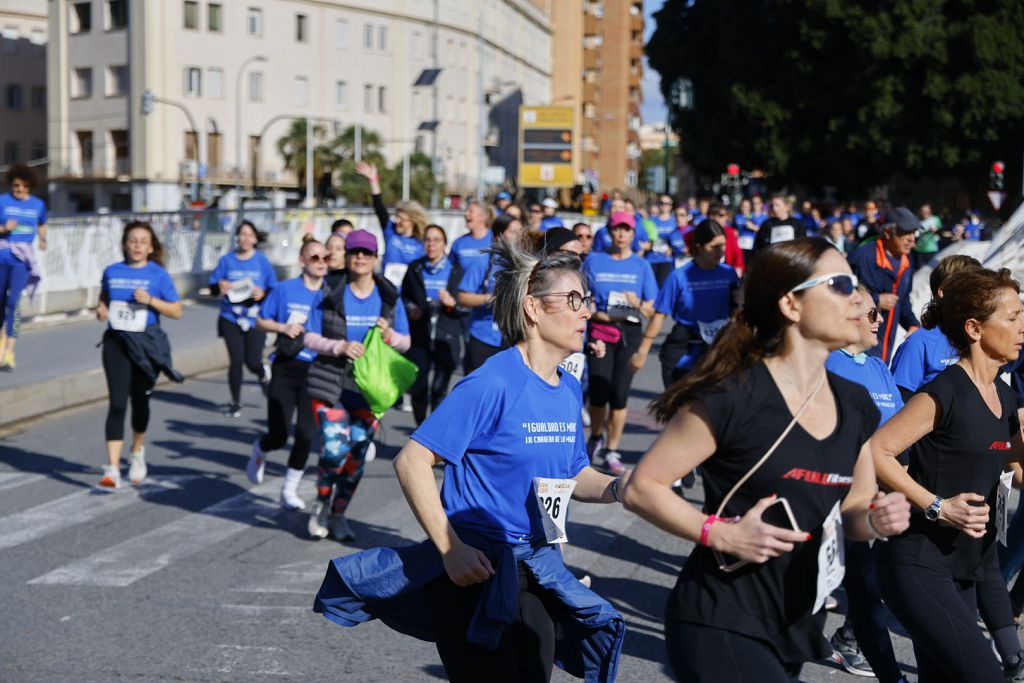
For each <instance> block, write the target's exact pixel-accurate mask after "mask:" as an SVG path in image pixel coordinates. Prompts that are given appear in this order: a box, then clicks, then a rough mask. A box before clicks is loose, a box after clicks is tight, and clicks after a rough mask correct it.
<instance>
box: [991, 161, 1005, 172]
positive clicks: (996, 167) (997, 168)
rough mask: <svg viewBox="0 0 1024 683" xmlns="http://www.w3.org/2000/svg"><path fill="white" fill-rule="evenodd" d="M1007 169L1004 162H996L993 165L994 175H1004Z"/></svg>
mask: <svg viewBox="0 0 1024 683" xmlns="http://www.w3.org/2000/svg"><path fill="white" fill-rule="evenodd" d="M1005 168H1006V166H1004V165H1003V162H1001V161H996V162H994V163H993V164H992V172H993V173H1002V172H1003V170H1004V169H1005Z"/></svg>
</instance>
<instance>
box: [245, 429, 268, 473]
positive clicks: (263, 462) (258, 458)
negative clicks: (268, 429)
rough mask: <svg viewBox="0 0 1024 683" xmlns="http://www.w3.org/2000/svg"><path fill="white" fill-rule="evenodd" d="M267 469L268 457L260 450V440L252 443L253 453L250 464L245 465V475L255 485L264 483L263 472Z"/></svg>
mask: <svg viewBox="0 0 1024 683" xmlns="http://www.w3.org/2000/svg"><path fill="white" fill-rule="evenodd" d="M266 467H267V455H266V453H264V452H263V451H261V450H260V440H259V439H256V440H255V441H253V442H252V452H250V453H249V462H247V463H246V465H245V474H246V476H247V477H249V481H251V482H252V483H254V484H262V483H263V470H265V469H266Z"/></svg>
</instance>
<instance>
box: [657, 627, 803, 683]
mask: <svg viewBox="0 0 1024 683" xmlns="http://www.w3.org/2000/svg"><path fill="white" fill-rule="evenodd" d="M665 648H666V649H667V650H668V661H669V664H671V665H672V671H673V673H675V676H676V680H677V681H686V682H687V683H691V682H692V683H721V682H722V681H730V683H754V682H756V683H783V682H788V681H795V680H797V677H798V676H799V675H800V669H801V664H800V663H795V664H794V663H788V662H783V661H782V660H781V659H779V656H778V655H777V654H776V653H775V650H773V649H772V647H771V646H770V645H769V644H767V643H764V642H762V641H760V640H757V639H755V638H750V637H749V636H744V635H740V634H739V633H735V632H733V631H726V630H725V629H720V628H714V627H711V626H703V625H700V624H692V623H690V622H687V621H675V620H673V619H668V620H666V621H665Z"/></svg>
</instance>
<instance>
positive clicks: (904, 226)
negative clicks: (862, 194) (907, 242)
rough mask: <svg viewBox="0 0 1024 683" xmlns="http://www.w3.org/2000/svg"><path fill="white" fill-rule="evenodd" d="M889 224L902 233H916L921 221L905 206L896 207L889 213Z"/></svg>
mask: <svg viewBox="0 0 1024 683" xmlns="http://www.w3.org/2000/svg"><path fill="white" fill-rule="evenodd" d="M888 218H889V223H890V224H891V225H892V226H894V227H895V228H896V229H897V230H899V231H900V232H902V233H908V232H917V231H918V230H920V229H921V221H920V220H918V218H917V216H915V215H914V212H913V211H911V210H910V209H908V208H907V207H905V206H897V207H896V208H895V209H893V210H892V211H890V212H889V217H888Z"/></svg>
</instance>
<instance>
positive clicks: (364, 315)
mask: <svg viewBox="0 0 1024 683" xmlns="http://www.w3.org/2000/svg"><path fill="white" fill-rule="evenodd" d="M383 304H384V302H383V301H382V300H381V298H380V291H379V290H378V289H377V288H376V287H374V288H373V291H372V292H370V296H368V297H366V298H365V299H360V298H359V297H358V296H356V293H355V292H353V291H352V285H345V337H346V338H347V340H348V341H356V342H362V341H363V340H364V339H366V333H367V332H369V331H370V328H371V327H373V326H375V325H376V324H377V318H379V317H380V311H381V307H382V306H383ZM320 315H321V313H320V309H319V308H318V309H317V310H316V313H315V315H314V317H315V318H317V325H318V326H320V325H321V324H320V322H319V321H320V318H319V316H320ZM391 327H392V328H393V329H394V330H395V332H398V333H399V334H405V335H407V334H409V318H407V317H406V315H405V306H403V305H402V302H401V301H398V302H396V304H395V318H394V321H393V322H392V324H391Z"/></svg>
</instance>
